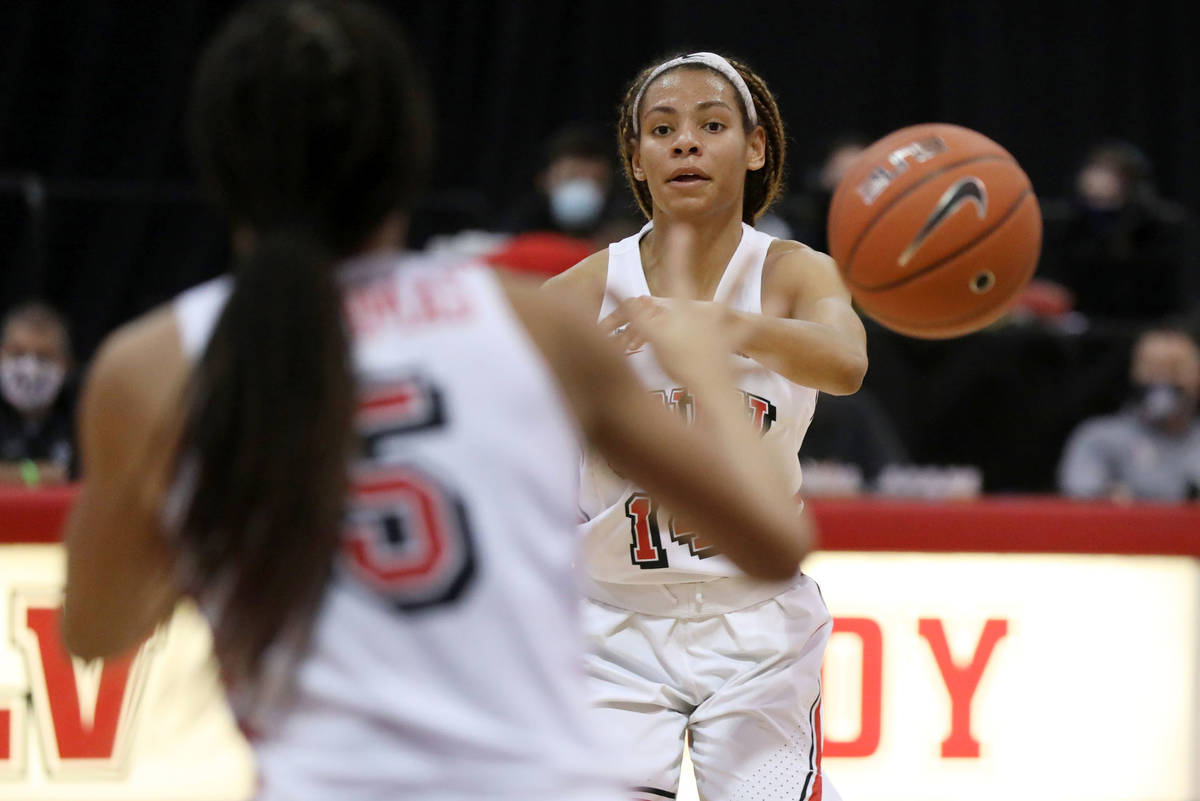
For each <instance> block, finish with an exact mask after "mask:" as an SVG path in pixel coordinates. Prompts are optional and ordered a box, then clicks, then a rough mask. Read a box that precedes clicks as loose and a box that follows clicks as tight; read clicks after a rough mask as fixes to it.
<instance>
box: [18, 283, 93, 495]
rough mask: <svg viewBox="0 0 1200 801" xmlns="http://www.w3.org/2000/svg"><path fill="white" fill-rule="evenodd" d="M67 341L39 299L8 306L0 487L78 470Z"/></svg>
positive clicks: (52, 480)
mask: <svg viewBox="0 0 1200 801" xmlns="http://www.w3.org/2000/svg"><path fill="white" fill-rule="evenodd" d="M70 377H71V344H70V339H69V336H68V333H67V325H66V321H65V320H64V319H63V317H62V315H60V314H59V313H58V312H57V311H55V310H54V309H52V308H50V307H49V306H46V305H45V304H42V303H25V304H22V305H20V306H17V307H16V308H14V309H12V310H11V311H10V312H9V313H8V314H7V315H6V316H5V317H4V321H3V327H2V329H0V485H3V484H7V485H13V484H18V485H24V486H28V487H35V486H38V485H39V484H59V483H62V482H64V481H66V480H68V479H70V478H73V477H74V476H75V474H76V464H77V462H76V458H75V426H74V419H75V415H74V408H73V406H74V394H75V393H74V391H73V388H72V386H71V384H70V382H69V379H70Z"/></svg>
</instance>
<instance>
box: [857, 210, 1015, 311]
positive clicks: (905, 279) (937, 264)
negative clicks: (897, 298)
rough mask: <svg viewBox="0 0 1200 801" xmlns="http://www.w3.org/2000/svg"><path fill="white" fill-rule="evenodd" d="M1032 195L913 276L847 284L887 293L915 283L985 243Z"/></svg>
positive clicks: (864, 289) (869, 290) (865, 290)
mask: <svg viewBox="0 0 1200 801" xmlns="http://www.w3.org/2000/svg"><path fill="white" fill-rule="evenodd" d="M1032 194H1033V190H1032V189H1026V190H1024V191H1022V192H1021V194H1019V195H1017V199H1016V200H1014V201H1013V203H1012V205H1011V206H1009V207H1008V211H1006V212H1004V216H1002V217H1000V218H999V219H998V220H996V222H995V223H994V224H993V225H992V226H991V227H990V228H987V229H985V230H983V231H981V232H980V233H979V234H978V235H977V236H976V237H974V238H973V239H971V240H969V241H968V242H966V243H965V244H964V245H963V246H962V247H960V248H959V249H958V250H956V251H954V252H953V253H951V254H949V255H947V256H945V257H944V258H941V259H938V260H937V261H935V262H933V263H932V264H928V265H926V266H925V267H922V268H921V269H920V270H918V271H917V272H915V273H912V274H911V275H906V276H904V277H903V278H897V279H896V280H895V281H892V282H891V283H890V284H880V285H879V286H863V285H862V284H859V283H857V282H853V281H849V280H847V282H846V283H848V284H850V286H852V287H854V288H855V289H860V290H862V291H864V292H886V291H888V290H889V289H895V288H896V287H900V286H904V285H905V284H907V283H908V282H909V281H913V280H915V279H917V278H920V277H921V276H923V275H926V274H927V273H930V272H933V271H934V270H936V269H937V268H939V267H941V266H942V265H943V264H945V263H946V262H948V261H953V260H954V259H957V258H958V257H959V256H961V255H962V254H964V253H966V252H967V251H968V250H970V249H971V248H973V247H975V246H976V245H978V244H979V243H980V242H981V241H983V240H984V239H987V238H988V236H990V235H991V233H992V232H993V231H995V230H996V229H997V228H999V227H1000V226H1002V225H1004V223H1006V222H1008V221H1009V220H1010V219H1012V216H1013V215H1014V214H1016V213H1017V209H1019V208H1021V205H1022V204H1024V203H1025V198H1027V197H1029V196H1030V195H1032Z"/></svg>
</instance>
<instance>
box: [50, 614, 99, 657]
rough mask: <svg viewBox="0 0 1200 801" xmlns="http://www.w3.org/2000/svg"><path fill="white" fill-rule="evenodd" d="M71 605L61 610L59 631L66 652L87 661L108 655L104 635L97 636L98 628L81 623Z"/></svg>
mask: <svg viewBox="0 0 1200 801" xmlns="http://www.w3.org/2000/svg"><path fill="white" fill-rule="evenodd" d="M71 606H73V605H69V606H67V607H66V608H65V609H64V611H63V615H62V627H61V631H60V634H61V637H62V644H63V647H64V648H66V649H67V653H69V654H71V656H77V657H79V658H80V659H83V660H85V661H88V662H90V661H92V660H93V659H102V658H104V657H106V656H109V655H110V654H109V651H110V648H109V647H108V643H106V642H105V639H104V637H102V636H99V631H100V630H99V628H98V627H96V626H88V625H85V624H83V623H82V622H81V621H80V620H79V616H78V615H75V614H72V613H71Z"/></svg>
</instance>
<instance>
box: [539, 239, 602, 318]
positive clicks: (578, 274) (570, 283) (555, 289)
mask: <svg viewBox="0 0 1200 801" xmlns="http://www.w3.org/2000/svg"><path fill="white" fill-rule="evenodd" d="M607 282H608V248H605V249H603V250H598V251H596V252H595V253H593V254H591V255H590V256H588V257H587V258H585V259H583V261H581V262H579V263H578V264H576V265H574V266H573V267H570V268H568V269H566V270H564V271H563V272H561V273H559V274H558V275H556V276H554V277H552V278H550V279H549V280H547V281H546V282H545V283H544V284H542V290H543V291H544V292H546V293H547V294H549V295H552V296H557V297H559V298H561V299H571V300H573V301H574V302H575V303H578V304H581V305H582V306H583V307H584V308H585V309H590V310H591V312H592V316H595V315H597V314H599V313H600V305H601V303H602V302H603V300H604V287H605V285H606V284H607Z"/></svg>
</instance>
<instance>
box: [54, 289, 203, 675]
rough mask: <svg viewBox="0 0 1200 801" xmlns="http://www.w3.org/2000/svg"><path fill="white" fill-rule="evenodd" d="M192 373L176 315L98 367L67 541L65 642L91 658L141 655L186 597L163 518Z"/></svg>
mask: <svg viewBox="0 0 1200 801" xmlns="http://www.w3.org/2000/svg"><path fill="white" fill-rule="evenodd" d="M186 375H187V367H186V363H185V360H184V358H183V354H182V351H181V349H180V347H179V343H178V337H177V336H176V335H175V333H174V322H173V317H172V315H171V314H170V312H169V311H159V312H154V313H152V314H150V315H148V316H147V317H146V318H143V319H142V320H139V321H135V322H133V323H130V324H129V325H127V326H125V327H124V328H122V329H120V330H119V331H117V332H116V333H114V334H113V335H112V336H110V337H109V339H108V340H106V342H105V343H104V345H103V346H102V347H101V349H100V351H99V353H98V355H97V356H96V358H95V360H94V361H93V364H92V367H91V369H90V370H89V373H88V377H87V380H86V383H85V385H84V390H83V398H82V403H81V407H80V413H79V432H80V449H81V456H82V460H83V486H82V488H81V489H80V492H79V495H78V497H77V498H76V501H75V505H74V506H73V508H72V510H71V515H70V517H69V519H68V521H67V527H66V531H65V534H64V538H63V539H64V542H65V543H66V546H67V586H66V599H65V601H64V605H63V640H64V643H65V644H66V646H67V650H69V651H70V652H71V653H73V654H75V655H77V656H81V657H84V658H85V659H93V658H98V657H106V656H112V655H115V654H119V653H122V652H124V651H127V650H128V649H130V648H133V647H134V646H136V645H137V644H138V643H139V642H140V641H141V640H142V639H143V638H145V637H146V636H147V635H149V634H150V632H151V631H152V630H153V629H154V626H155V625H157V624H158V623H159V622H160V621H161V620H163V619H164V618H165V617H166V616H167V615H169V614H170V612H171V611H172V609H174V606H175V601H176V600H177V598H178V590H177V589H176V587H175V584H174V581H173V572H172V569H171V565H172V561H171V556H170V552H169V547H168V544H167V540H166V538H165V537H164V536H163V533H162V520H161V516H160V515H161V499H162V497H163V492H164V489H165V487H166V482H167V476H168V471H169V468H170V463H171V459H172V458H173V455H174V452H175V442H174V438H173V437H172V432H173V431H174V430H175V425H176V423H177V421H178V420H177V419H178V417H179V409H180V406H181V404H180V403H179V397H180V391H181V389H182V387H183V384H184V382H185V380H186Z"/></svg>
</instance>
